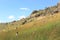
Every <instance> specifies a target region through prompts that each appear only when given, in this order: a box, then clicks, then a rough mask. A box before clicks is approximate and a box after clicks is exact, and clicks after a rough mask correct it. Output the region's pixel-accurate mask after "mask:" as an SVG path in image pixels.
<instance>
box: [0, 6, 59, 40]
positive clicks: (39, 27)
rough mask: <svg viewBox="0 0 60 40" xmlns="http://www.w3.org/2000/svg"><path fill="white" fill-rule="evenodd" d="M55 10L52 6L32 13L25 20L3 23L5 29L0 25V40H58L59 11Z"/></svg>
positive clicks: (55, 7)
mask: <svg viewBox="0 0 60 40" xmlns="http://www.w3.org/2000/svg"><path fill="white" fill-rule="evenodd" d="M52 8H53V9H52ZM57 9H58V7H57V6H53V7H49V8H47V9H45V10H39V11H34V12H32V14H31V15H30V16H29V17H27V18H23V19H21V20H19V21H13V22H10V23H4V26H5V28H4V27H2V26H1V25H0V27H2V30H0V40H60V11H59V10H57ZM50 10H53V11H50ZM2 25H3V24H2ZM17 32H18V34H17V35H16V33H17Z"/></svg>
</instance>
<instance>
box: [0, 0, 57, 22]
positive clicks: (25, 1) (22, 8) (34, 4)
mask: <svg viewBox="0 0 60 40" xmlns="http://www.w3.org/2000/svg"><path fill="white" fill-rule="evenodd" d="M57 2H58V0H0V22H11V21H13V20H19V19H21V18H23V17H27V16H28V15H30V14H31V12H32V11H33V10H39V9H44V8H46V7H48V6H54V5H56V4H57Z"/></svg>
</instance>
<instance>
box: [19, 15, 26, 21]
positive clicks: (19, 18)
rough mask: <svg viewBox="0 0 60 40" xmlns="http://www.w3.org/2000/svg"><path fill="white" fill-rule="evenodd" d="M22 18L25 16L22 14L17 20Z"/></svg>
mask: <svg viewBox="0 0 60 40" xmlns="http://www.w3.org/2000/svg"><path fill="white" fill-rule="evenodd" d="M22 18H26V17H25V16H24V15H22V16H20V17H19V19H18V20H20V19H22Z"/></svg>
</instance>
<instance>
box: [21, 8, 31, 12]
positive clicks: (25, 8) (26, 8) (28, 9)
mask: <svg viewBox="0 0 60 40" xmlns="http://www.w3.org/2000/svg"><path fill="white" fill-rule="evenodd" d="M20 10H25V11H26V10H30V9H29V8H20Z"/></svg>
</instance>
